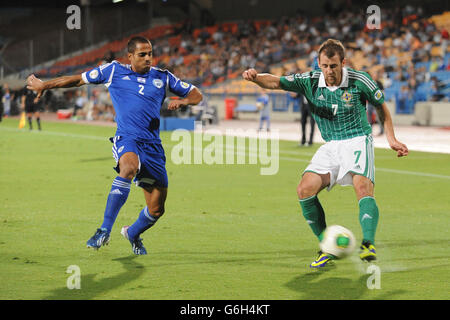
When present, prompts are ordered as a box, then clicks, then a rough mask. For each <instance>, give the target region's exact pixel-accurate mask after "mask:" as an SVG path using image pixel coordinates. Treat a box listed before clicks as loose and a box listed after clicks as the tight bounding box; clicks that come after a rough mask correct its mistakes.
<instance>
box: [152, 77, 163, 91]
mask: <svg viewBox="0 0 450 320" xmlns="http://www.w3.org/2000/svg"><path fill="white" fill-rule="evenodd" d="M153 85H154V86H155V87H157V88H158V89H161V88H162V86H163V85H164V83H163V82H162V80H161V79H153Z"/></svg>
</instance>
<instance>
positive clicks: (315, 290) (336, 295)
mask: <svg viewBox="0 0 450 320" xmlns="http://www.w3.org/2000/svg"><path fill="white" fill-rule="evenodd" d="M332 270H334V268H328V269H324V270H315V271H312V272H309V273H305V274H302V275H300V276H298V277H295V278H293V279H292V280H291V281H289V282H288V283H287V284H286V287H288V288H289V289H291V290H294V291H296V292H299V293H302V294H303V295H302V296H301V297H300V299H302V300H358V299H364V298H363V295H364V294H365V293H368V292H369V291H370V292H372V293H375V292H378V291H380V290H376V289H374V290H370V289H368V288H367V279H368V277H369V276H370V275H369V274H367V275H362V276H360V277H359V278H358V279H356V280H352V279H348V278H343V277H326V276H325V274H326V273H329V272H330V271H332ZM404 293H406V291H405V290H390V291H380V295H379V296H377V297H376V298H375V299H377V300H390V299H396V298H398V296H399V295H401V294H404ZM372 299H373V297H372Z"/></svg>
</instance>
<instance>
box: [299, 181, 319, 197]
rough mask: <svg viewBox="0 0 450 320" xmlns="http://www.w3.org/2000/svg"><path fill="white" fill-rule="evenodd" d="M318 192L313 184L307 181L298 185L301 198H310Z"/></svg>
mask: <svg viewBox="0 0 450 320" xmlns="http://www.w3.org/2000/svg"><path fill="white" fill-rule="evenodd" d="M316 194H317V190H316V188H314V187H313V186H312V185H309V184H306V183H304V184H302V183H300V184H299V185H298V186H297V196H298V198H299V199H305V198H309V197H312V196H314V195H316Z"/></svg>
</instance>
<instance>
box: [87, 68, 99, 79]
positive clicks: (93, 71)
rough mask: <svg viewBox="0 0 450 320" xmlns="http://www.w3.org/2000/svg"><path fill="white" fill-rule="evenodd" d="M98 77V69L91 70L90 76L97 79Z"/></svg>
mask: <svg viewBox="0 0 450 320" xmlns="http://www.w3.org/2000/svg"><path fill="white" fill-rule="evenodd" d="M97 77H98V71H97V70H96V69H94V70H92V71H91V72H89V78H91V79H97Z"/></svg>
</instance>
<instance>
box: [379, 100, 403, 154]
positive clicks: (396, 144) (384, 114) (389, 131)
mask: <svg viewBox="0 0 450 320" xmlns="http://www.w3.org/2000/svg"><path fill="white" fill-rule="evenodd" d="M375 109H376V111H377V114H378V118H379V119H380V122H381V123H382V125H383V127H384V132H385V133H386V138H387V140H388V143H389V146H390V147H391V149H392V150H395V151H397V157H403V156H407V155H408V153H409V150H408V147H407V146H406V145H405V144H403V143H401V142H400V141H398V140H397V138H396V137H395V134H394V124H393V123H392V117H391V113H390V112H389V109H388V108H387V106H386V103H383V104H382V105H380V106H377V107H376V108H375Z"/></svg>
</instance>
